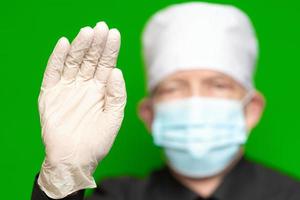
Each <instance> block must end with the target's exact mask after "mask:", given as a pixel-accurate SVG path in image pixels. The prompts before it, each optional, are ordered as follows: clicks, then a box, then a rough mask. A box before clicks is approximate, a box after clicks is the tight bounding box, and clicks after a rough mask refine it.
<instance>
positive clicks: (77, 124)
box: [38, 22, 126, 198]
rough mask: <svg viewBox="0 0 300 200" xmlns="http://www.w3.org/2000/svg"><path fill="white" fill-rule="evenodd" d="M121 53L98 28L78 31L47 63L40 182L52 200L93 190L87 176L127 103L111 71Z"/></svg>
mask: <svg viewBox="0 0 300 200" xmlns="http://www.w3.org/2000/svg"><path fill="white" fill-rule="evenodd" d="M119 47H120V34H119V32H118V31H117V30H116V29H111V30H108V27H107V25H106V24H105V23H103V22H101V23H98V24H97V26H96V27H95V28H94V29H91V28H83V29H81V31H80V33H79V34H78V36H77V37H76V38H75V39H74V41H73V42H72V44H71V45H69V43H68V41H67V39H65V38H62V39H60V40H59V41H58V44H57V45H56V47H55V49H54V51H53V53H52V55H51V57H50V59H49V62H48V66H47V69H46V71H45V74H44V79H43V84H42V88H41V92H40V95H39V112H40V120H41V126H42V137H43V142H44V144H45V146H46V158H45V160H44V163H43V166H42V170H41V173H40V176H39V180H38V181H39V184H40V186H41V188H42V189H44V191H45V192H46V193H47V195H48V196H50V197H52V198H57V197H59V198H62V197H64V196H66V194H69V193H70V192H74V191H76V190H78V188H79V189H82V188H87V187H94V186H95V183H94V180H93V178H92V175H91V174H92V173H93V171H94V169H95V168H96V166H97V164H98V162H99V161H100V160H101V159H102V158H103V157H104V156H105V155H106V154H107V153H108V151H109V149H110V148H111V145H112V143H113V141H114V139H115V136H116V134H117V132H118V130H119V128H120V126H121V123H122V119H123V113H124V107H125V103H126V91H125V83H124V80H123V76H122V72H121V71H120V70H119V69H117V68H114V66H115V64H116V60H117V56H118V52H119ZM68 175H69V176H70V177H68ZM60 176H66V177H67V180H65V179H63V178H61V177H60ZM76 179H78V180H77V181H78V183H76ZM74 180H75V182H73V183H72V181H74ZM53 182H54V183H53ZM55 182H57V183H55ZM61 184H63V185H69V186H68V187H65V186H64V187H63V188H61V187H60V185H61Z"/></svg>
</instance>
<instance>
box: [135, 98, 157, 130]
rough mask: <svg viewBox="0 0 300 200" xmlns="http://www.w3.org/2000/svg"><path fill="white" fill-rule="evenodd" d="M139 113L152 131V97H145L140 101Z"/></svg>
mask: <svg viewBox="0 0 300 200" xmlns="http://www.w3.org/2000/svg"><path fill="white" fill-rule="evenodd" d="M138 115H139V117H140V119H141V120H142V121H143V122H144V124H145V126H146V128H147V129H148V131H149V132H151V125H152V121H153V115H154V113H153V107H152V100H151V99H150V98H144V99H142V100H141V101H140V102H139V105H138Z"/></svg>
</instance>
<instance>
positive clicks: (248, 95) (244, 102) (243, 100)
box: [242, 89, 254, 107]
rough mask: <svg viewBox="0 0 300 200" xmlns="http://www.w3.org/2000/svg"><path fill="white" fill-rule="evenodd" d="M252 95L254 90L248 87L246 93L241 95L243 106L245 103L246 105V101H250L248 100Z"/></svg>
mask: <svg viewBox="0 0 300 200" xmlns="http://www.w3.org/2000/svg"><path fill="white" fill-rule="evenodd" d="M253 96H254V90H253V89H250V90H249V91H248V92H247V94H246V95H245V96H244V97H243V99H242V105H243V106H244V107H245V106H246V105H248V103H250V101H251V100H252V99H253Z"/></svg>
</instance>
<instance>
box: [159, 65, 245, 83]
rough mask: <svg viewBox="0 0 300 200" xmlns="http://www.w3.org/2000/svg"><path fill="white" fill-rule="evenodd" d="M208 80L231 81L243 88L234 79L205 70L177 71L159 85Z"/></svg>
mask: <svg viewBox="0 0 300 200" xmlns="http://www.w3.org/2000/svg"><path fill="white" fill-rule="evenodd" d="M208 79H210V80H211V79H213V80H218V79H219V80H224V81H229V82H231V83H232V84H235V85H237V86H240V87H243V86H242V85H240V84H239V83H238V82H237V81H235V80H234V79H233V78H231V77H230V76H228V75H226V74H224V73H221V72H218V71H214V70H204V69H195V70H182V71H177V72H175V73H173V74H171V75H169V76H168V77H166V78H165V79H164V80H163V81H162V82H161V83H160V84H159V85H164V84H167V83H170V82H176V81H177V82H182V81H186V82H192V81H201V80H208Z"/></svg>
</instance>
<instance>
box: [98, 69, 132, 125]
mask: <svg viewBox="0 0 300 200" xmlns="http://www.w3.org/2000/svg"><path fill="white" fill-rule="evenodd" d="M126 96H127V95H126V88H125V81H124V78H123V75H122V71H121V70H120V69H118V68H114V69H112V71H111V74H110V76H109V79H108V82H107V89H106V100H105V105H104V112H105V114H106V117H108V118H110V119H112V120H109V121H113V122H115V123H121V121H122V119H123V115H124V108H125V104H126Z"/></svg>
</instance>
